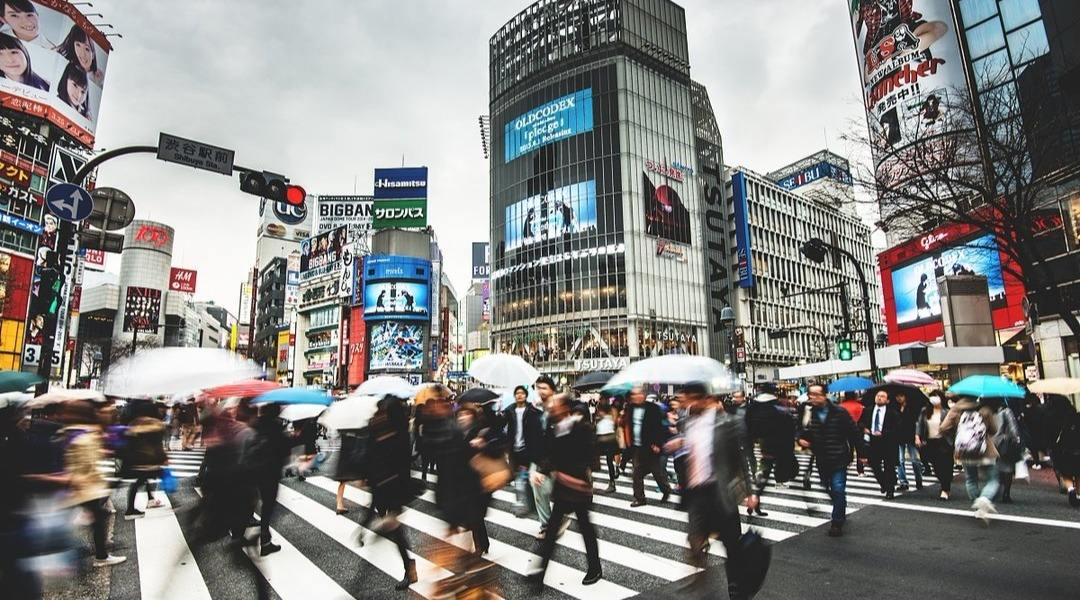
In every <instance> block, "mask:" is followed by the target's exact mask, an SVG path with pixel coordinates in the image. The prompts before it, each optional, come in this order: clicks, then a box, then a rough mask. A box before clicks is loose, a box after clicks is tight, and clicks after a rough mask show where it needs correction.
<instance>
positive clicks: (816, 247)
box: [799, 237, 877, 375]
mask: <svg viewBox="0 0 1080 600" xmlns="http://www.w3.org/2000/svg"><path fill="white" fill-rule="evenodd" d="M830 250H832V251H833V252H836V253H837V254H840V255H843V256H845V257H847V259H848V260H850V261H851V264H852V265H853V266H854V267H855V274H856V275H858V277H859V289H860V290H862V296H863V303H862V305H863V321H864V325H865V327H866V349H867V351H868V352H869V354H870V372H871V373H872V374H874V375H877V355H876V353H875V351H874V350H875V347H876V345H877V344H876V343H875V342H876V340H875V338H874V324H873V322H872V321H871V320H870V289H869V287H868V286H867V285H866V274H865V273H863V270H862V266H861V265H859V261H857V260H855V257H854V256H853V255H852V254H851V253H850V252H848V251H847V250H844V249H843V248H841V247H839V246H836V245H834V244H830V243H828V242H826V241H825V240H823V239H821V238H816V237H815V238H810V239H809V240H807V241H806V243H804V244H803V245H802V246H801V247H800V248H799V252H801V253H802V255H803V256H805V257H806V258H808V259H810V260H811V261H812V262H815V263H817V264H821V263H823V262H825V255H826V254H827V253H828V252H829V251H830ZM836 266H837V267H839V266H840V265H836Z"/></svg>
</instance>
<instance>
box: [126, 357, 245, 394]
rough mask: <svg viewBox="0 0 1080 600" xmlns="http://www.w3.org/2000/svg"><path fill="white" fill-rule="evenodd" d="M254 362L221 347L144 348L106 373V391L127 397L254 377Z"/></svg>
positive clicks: (191, 390) (202, 387)
mask: <svg viewBox="0 0 1080 600" xmlns="http://www.w3.org/2000/svg"><path fill="white" fill-rule="evenodd" d="M261 374H262V370H261V369H260V368H259V367H258V365H256V364H255V363H254V362H252V361H250V360H248V359H246V358H244V357H242V356H240V355H239V354H235V353H233V352H229V351H228V350H222V349H219V348H153V349H148V350H140V351H138V352H136V353H135V354H134V355H132V356H129V357H127V358H125V359H123V360H121V361H120V362H118V363H116V364H115V365H113V366H112V367H111V368H110V369H109V371H108V372H107V373H106V374H105V393H106V394H107V395H109V396H122V397H125V398H131V397H139V396H168V395H173V394H180V393H184V392H194V391H196V390H203V389H206V388H210V387H214V386H218V385H224V384H226V383H234V382H237V381H242V380H244V379H254V378H256V377H258V376H259V375H261Z"/></svg>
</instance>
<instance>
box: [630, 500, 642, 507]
mask: <svg viewBox="0 0 1080 600" xmlns="http://www.w3.org/2000/svg"><path fill="white" fill-rule="evenodd" d="M639 506H645V501H644V500H634V501H633V502H631V503H630V508H637V507H639Z"/></svg>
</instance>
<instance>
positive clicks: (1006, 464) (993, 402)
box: [984, 398, 1022, 504]
mask: <svg viewBox="0 0 1080 600" xmlns="http://www.w3.org/2000/svg"><path fill="white" fill-rule="evenodd" d="M984 402H985V403H986V404H987V405H988V406H990V407H991V408H993V409H994V411H995V412H994V425H995V426H996V427H997V433H996V434H995V435H994V446H996V447H997V450H998V462H997V470H998V480H999V481H1000V482H1001V501H1002V502H1005V503H1006V504H1008V503H1011V502H1012V484H1013V476H1014V475H1015V474H1016V463H1017V462H1019V461H1020V456H1021V454H1020V453H1021V450H1022V445H1021V443H1020V424H1019V423H1017V421H1016V415H1015V414H1013V411H1012V409H1010V408H1009V405H1008V404H1006V403H1005V402H1003V401H1001V400H1000V399H997V398H993V399H987V400H984Z"/></svg>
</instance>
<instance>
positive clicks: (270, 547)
mask: <svg viewBox="0 0 1080 600" xmlns="http://www.w3.org/2000/svg"><path fill="white" fill-rule="evenodd" d="M278 550H281V546H278V545H277V544H275V543H272V542H267V543H265V544H263V545H262V550H260V551H259V556H266V555H267V554H273V553H275V552H277V551H278Z"/></svg>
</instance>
